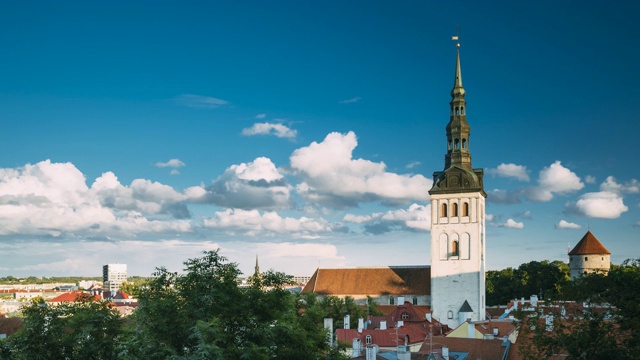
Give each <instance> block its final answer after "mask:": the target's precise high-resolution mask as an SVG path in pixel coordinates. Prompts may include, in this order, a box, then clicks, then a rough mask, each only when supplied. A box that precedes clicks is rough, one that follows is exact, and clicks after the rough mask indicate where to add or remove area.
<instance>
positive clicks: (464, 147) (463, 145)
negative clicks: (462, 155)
mask: <svg viewBox="0 0 640 360" xmlns="http://www.w3.org/2000/svg"><path fill="white" fill-rule="evenodd" d="M462 148H463V149H466V148H467V139H462Z"/></svg>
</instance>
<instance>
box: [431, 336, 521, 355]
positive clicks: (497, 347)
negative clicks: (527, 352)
mask: <svg viewBox="0 0 640 360" xmlns="http://www.w3.org/2000/svg"><path fill="white" fill-rule="evenodd" d="M442 346H447V347H448V348H449V356H450V358H453V357H452V353H454V352H462V353H467V357H465V359H472V360H475V359H483V360H501V359H504V358H505V355H506V354H505V353H506V351H507V348H506V347H505V346H503V344H502V341H501V340H484V339H465V338H448V337H441V336H436V337H434V338H433V342H430V341H428V340H427V341H425V342H424V344H423V345H422V347H421V348H420V353H429V352H431V351H432V350H433V351H434V352H437V353H438V354H442ZM514 347H515V346H514ZM514 347H511V349H510V350H509V354H511V352H512V351H516V349H514ZM439 358H441V357H439Z"/></svg>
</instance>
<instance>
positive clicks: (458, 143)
mask: <svg viewBox="0 0 640 360" xmlns="http://www.w3.org/2000/svg"><path fill="white" fill-rule="evenodd" d="M453 143H454V144H455V147H456V150H458V149H460V139H455V140H454V141H453Z"/></svg>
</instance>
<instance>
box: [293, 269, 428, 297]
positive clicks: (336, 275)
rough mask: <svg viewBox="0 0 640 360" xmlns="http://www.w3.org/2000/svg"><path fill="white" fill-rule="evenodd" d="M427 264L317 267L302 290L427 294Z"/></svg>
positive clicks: (308, 291)
mask: <svg viewBox="0 0 640 360" xmlns="http://www.w3.org/2000/svg"><path fill="white" fill-rule="evenodd" d="M430 284H431V269H430V268H429V267H428V266H407V267H379V268H354V269H317V270H316V272H315V273H314V274H313V276H312V277H311V280H310V281H309V282H308V283H307V285H306V286H305V287H304V289H302V292H303V293H316V294H320V295H431V285H430Z"/></svg>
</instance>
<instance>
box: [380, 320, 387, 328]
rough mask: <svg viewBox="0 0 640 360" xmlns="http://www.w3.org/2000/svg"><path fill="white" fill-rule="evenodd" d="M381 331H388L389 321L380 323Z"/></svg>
mask: <svg viewBox="0 0 640 360" xmlns="http://www.w3.org/2000/svg"><path fill="white" fill-rule="evenodd" d="M380 330H387V321H386V320H382V321H380Z"/></svg>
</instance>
